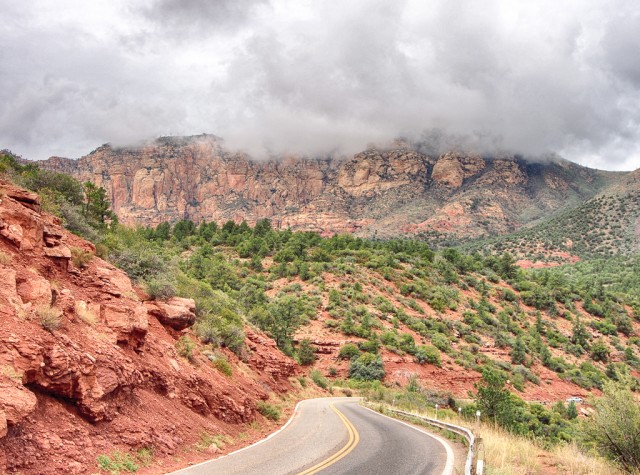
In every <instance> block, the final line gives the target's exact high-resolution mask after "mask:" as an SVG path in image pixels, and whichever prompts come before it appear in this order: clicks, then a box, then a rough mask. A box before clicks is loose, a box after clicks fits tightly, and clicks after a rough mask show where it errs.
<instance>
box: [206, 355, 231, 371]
mask: <svg viewBox="0 0 640 475" xmlns="http://www.w3.org/2000/svg"><path fill="white" fill-rule="evenodd" d="M211 363H212V364H213V366H214V367H215V368H216V369H217V370H218V371H220V372H221V373H222V374H224V375H225V376H232V375H233V368H232V367H231V364H229V361H228V360H227V357H226V356H224V355H223V354H222V353H215V354H214V355H213V359H211Z"/></svg>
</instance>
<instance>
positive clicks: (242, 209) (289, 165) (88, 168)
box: [41, 135, 616, 238]
mask: <svg viewBox="0 0 640 475" xmlns="http://www.w3.org/2000/svg"><path fill="white" fill-rule="evenodd" d="M41 164H42V166H43V167H46V168H48V169H51V170H55V171H59V172H64V173H68V174H71V175H73V176H74V177H76V178H78V179H80V180H82V181H92V182H94V183H95V184H97V185H99V186H103V187H104V188H105V189H106V190H107V192H108V195H109V196H110V197H111V200H112V205H113V209H114V210H115V211H116V213H117V214H118V216H119V218H120V220H121V221H122V222H124V223H128V224H147V225H156V224H158V223H160V222H162V221H177V220H180V219H191V220H193V221H196V222H199V221H202V220H205V221H212V220H214V221H217V222H222V221H226V220H229V219H231V220H235V221H238V222H239V221H241V220H246V221H247V222H248V223H249V224H253V223H255V222H256V221H257V220H259V219H262V218H269V219H271V220H272V223H273V225H274V226H275V227H278V228H285V227H291V228H293V229H300V230H311V231H318V232H321V233H326V234H331V233H336V232H351V233H357V234H359V235H363V236H374V235H377V236H386V237H389V236H396V235H399V234H406V233H416V232H419V233H426V234H428V233H441V234H445V235H454V236H457V237H462V238H468V237H477V236H480V235H483V234H487V233H493V234H496V233H504V232H509V231H512V230H514V229H515V228H517V227H518V226H520V225H522V224H525V223H527V222H529V221H530V220H532V219H536V218H539V217H541V216H546V215H548V214H549V213H551V212H553V211H556V210H558V209H560V208H562V207H563V206H565V205H566V203H567V202H570V201H572V200H575V199H580V200H582V199H586V198H588V197H590V196H592V195H593V194H595V193H596V192H597V191H598V190H599V189H601V188H602V186H604V185H605V184H607V183H608V182H609V181H610V180H612V179H614V178H616V176H614V174H611V173H608V172H599V171H596V170H591V169H587V168H584V167H580V166H578V165H575V164H572V163H570V162H566V161H561V160H550V161H547V162H545V163H529V162H527V161H525V160H523V159H521V158H519V157H516V156H501V157H482V156H480V155H476V154H468V153H461V152H447V153H444V154H442V155H440V156H431V155H426V154H424V153H421V152H420V151H419V147H411V146H408V145H406V144H397V145H396V146H395V147H392V148H388V149H384V150H383V149H380V150H377V149H370V150H366V151H363V152H361V153H358V154H356V155H354V156H353V157H351V158H346V157H327V158H305V157H281V158H278V159H273V160H262V161H257V160H252V159H251V158H250V157H248V156H246V155H244V154H242V153H236V152H231V151H228V150H226V149H225V148H224V147H223V145H222V141H221V140H220V139H218V138H216V137H213V136H208V135H203V136H196V137H186V138H177V137H173V138H163V139H158V140H157V141H155V142H152V143H148V144H146V145H143V146H140V147H132V148H113V147H111V146H109V145H104V146H102V147H100V148H98V149H96V150H95V151H93V152H91V153H90V154H89V155H87V156H84V157H82V158H80V159H78V160H70V159H65V158H58V157H52V158H50V159H49V160H47V161H44V162H41ZM448 209H457V210H460V213H461V214H460V216H462V219H455V218H452V217H451V219H449V218H450V216H449V211H447V210H448ZM434 220H435V221H434ZM432 221H434V222H438V223H439V222H443V223H444V224H443V225H433V226H432V224H431V223H432Z"/></svg>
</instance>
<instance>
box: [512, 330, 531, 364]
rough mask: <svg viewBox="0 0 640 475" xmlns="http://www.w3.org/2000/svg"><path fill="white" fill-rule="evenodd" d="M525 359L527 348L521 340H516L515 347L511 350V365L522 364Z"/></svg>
mask: <svg viewBox="0 0 640 475" xmlns="http://www.w3.org/2000/svg"><path fill="white" fill-rule="evenodd" d="M526 359H527V347H526V346H525V344H524V342H523V341H522V338H520V337H518V338H517V339H516V343H515V345H513V349H512V350H511V362H512V363H513V364H524V362H525V361H526Z"/></svg>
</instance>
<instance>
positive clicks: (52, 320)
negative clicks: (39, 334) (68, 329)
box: [36, 305, 62, 332]
mask: <svg viewBox="0 0 640 475" xmlns="http://www.w3.org/2000/svg"><path fill="white" fill-rule="evenodd" d="M36 315H37V316H38V320H39V321H40V325H42V328H44V329H45V330H47V331H50V332H53V331H54V330H57V329H58V328H60V326H61V325H62V314H61V312H60V310H59V309H57V308H55V307H52V306H50V305H43V306H41V307H38V308H37V309H36Z"/></svg>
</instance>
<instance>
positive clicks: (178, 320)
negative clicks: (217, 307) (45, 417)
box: [145, 297, 196, 330]
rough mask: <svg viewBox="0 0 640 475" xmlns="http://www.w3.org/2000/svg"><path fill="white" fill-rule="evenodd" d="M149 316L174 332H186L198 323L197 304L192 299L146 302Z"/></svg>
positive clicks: (174, 298)
mask: <svg viewBox="0 0 640 475" xmlns="http://www.w3.org/2000/svg"><path fill="white" fill-rule="evenodd" d="M145 307H146V308H147V312H148V313H149V315H153V316H154V317H156V318H157V319H158V320H159V321H160V323H162V324H163V325H167V326H169V327H171V328H173V329H174V330H184V329H185V328H188V327H190V326H191V325H193V324H194V323H195V321H196V304H195V302H194V301H193V300H192V299H184V298H181V297H172V298H170V299H169V300H167V301H166V302H161V301H153V302H145Z"/></svg>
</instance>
